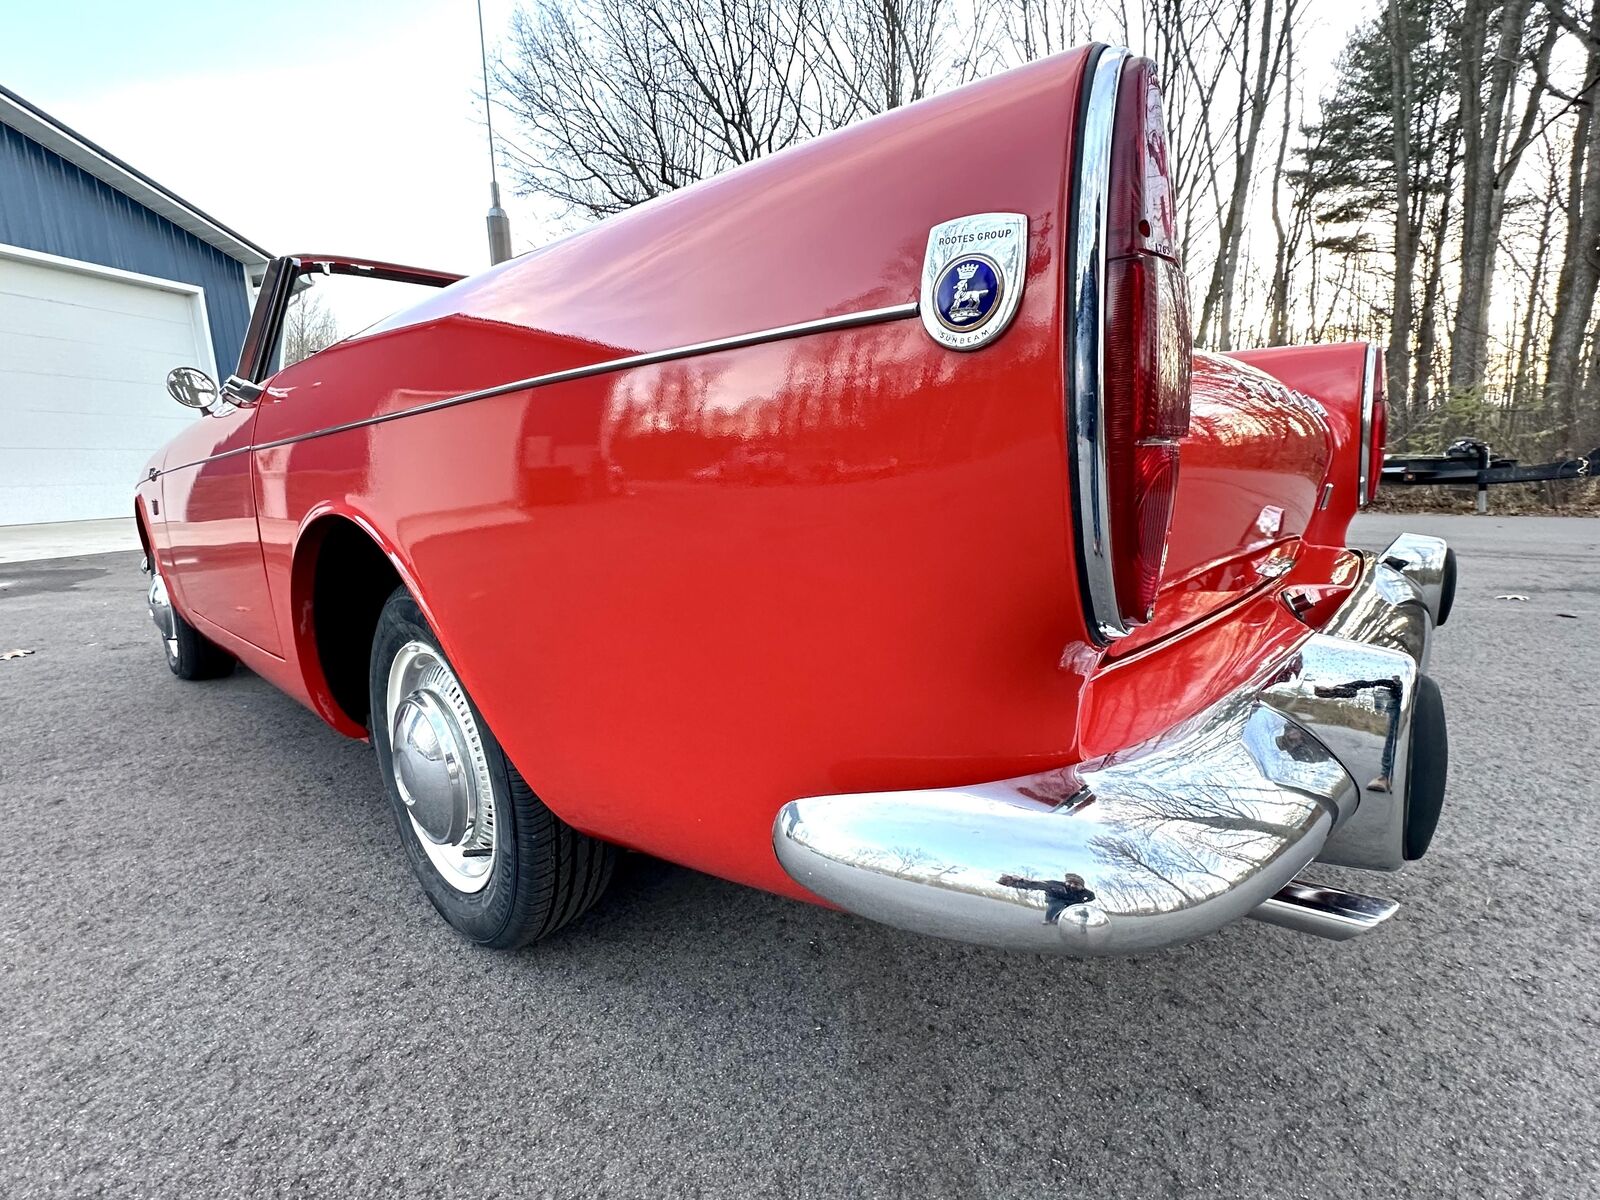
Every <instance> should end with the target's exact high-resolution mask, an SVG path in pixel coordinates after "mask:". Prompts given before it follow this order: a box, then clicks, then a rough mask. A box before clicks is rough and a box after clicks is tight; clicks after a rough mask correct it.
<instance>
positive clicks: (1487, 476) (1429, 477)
mask: <svg viewBox="0 0 1600 1200" xmlns="http://www.w3.org/2000/svg"><path fill="white" fill-rule="evenodd" d="M1596 478H1600V446H1596V447H1595V448H1594V449H1593V450H1591V451H1589V453H1588V454H1586V455H1583V456H1582V457H1580V458H1566V459H1561V460H1559V461H1557V462H1547V463H1535V464H1533V465H1530V466H1523V465H1522V464H1521V463H1519V462H1517V460H1516V459H1514V458H1495V457H1494V455H1493V453H1492V452H1491V450H1490V449H1489V443H1488V442H1484V441H1480V440H1479V439H1477V438H1457V439H1456V440H1455V441H1453V442H1451V443H1450V445H1449V446H1447V447H1446V448H1445V452H1444V453H1443V454H1390V455H1388V456H1387V457H1385V458H1384V460H1383V486H1384V487H1396V486H1400V487H1422V486H1429V485H1441V484H1443V485H1475V486H1476V487H1477V489H1478V511H1479V512H1480V513H1486V512H1488V511H1489V487H1490V485H1491V484H1497V483H1540V482H1542V481H1544V480H1547V479H1596Z"/></svg>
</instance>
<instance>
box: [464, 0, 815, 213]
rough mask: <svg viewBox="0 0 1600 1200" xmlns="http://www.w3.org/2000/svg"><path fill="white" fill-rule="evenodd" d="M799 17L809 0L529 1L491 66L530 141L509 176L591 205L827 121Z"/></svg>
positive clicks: (602, 207)
mask: <svg viewBox="0 0 1600 1200" xmlns="http://www.w3.org/2000/svg"><path fill="white" fill-rule="evenodd" d="M809 23H810V0H772V2H770V3H769V2H768V0H588V2H586V3H583V4H579V5H570V4H565V3H562V2H561V0H533V3H532V4H531V6H530V7H527V8H520V9H518V10H517V12H516V14H515V15H514V16H513V18H512V26H511V34H510V41H509V46H508V47H506V48H505V49H504V50H503V51H502V53H500V54H499V55H498V56H497V58H496V63H495V68H494V72H493V74H494V82H495V85H496V87H497V89H498V93H499V100H500V102H501V103H503V104H504V105H505V106H506V107H507V108H508V109H510V111H511V112H512V114H513V115H514V116H516V117H517V118H519V119H520V120H521V121H522V122H523V124H524V125H525V126H526V127H527V128H528V129H529V130H531V131H532V132H533V135H534V138H533V140H534V141H535V143H536V146H535V148H534V150H533V152H532V153H526V154H525V153H519V152H512V154H511V157H512V158H513V167H514V170H515V172H516V174H517V177H518V181H519V183H520V184H521V185H522V187H523V188H524V189H525V190H527V191H531V192H535V193H539V194H542V195H545V196H549V197H551V198H553V199H555V200H557V201H559V202H561V203H562V204H564V205H566V206H567V207H568V208H569V209H571V210H574V211H576V212H578V213H580V214H582V215H584V216H588V217H602V216H607V215H609V214H611V213H615V212H620V211H622V210H623V209H626V208H631V207H632V206H633V205H635V204H639V203H641V202H643V201H645V200H650V199H653V198H655V197H657V196H662V195H665V194H667V193H668V192H671V191H674V190H676V189H677V188H680V187H683V186H684V185H685V184H689V183H693V182H695V181H696V180H698V179H704V178H706V177H707V176H710V175H714V174H716V173H717V172H718V171H721V170H725V169H726V168H728V167H731V166H737V165H738V164H740V163H745V162H751V161H753V160H754V159H757V158H760V157H761V156H762V155H765V154H770V153H771V152H773V151H774V150H780V149H782V148H783V147H785V146H788V145H791V144H793V143H794V142H797V141H802V140H804V139H805V138H808V137H810V136H812V135H813V134H815V133H818V132H820V131H821V130H823V129H826V128H832V127H833V125H834V124H836V123H838V118H839V115H840V114H839V113H838V112H836V111H834V110H832V109H831V108H830V105H829V103H828V101H829V99H830V97H829V96H828V95H827V94H826V93H825V92H824V91H823V90H822V89H820V88H819V87H818V86H817V76H816V71H815V70H814V68H813V67H812V65H811V63H810V62H809V61H808V58H807V55H806V53H805V48H806V44H807V36H806V30H807V28H808V27H809Z"/></svg>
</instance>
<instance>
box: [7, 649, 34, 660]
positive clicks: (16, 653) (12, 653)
mask: <svg viewBox="0 0 1600 1200" xmlns="http://www.w3.org/2000/svg"><path fill="white" fill-rule="evenodd" d="M32 653H33V651H32V650H7V651H6V652H5V653H4V654H0V659H7V658H26V657H27V656H28V655H30V654H32Z"/></svg>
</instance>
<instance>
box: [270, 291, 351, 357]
mask: <svg viewBox="0 0 1600 1200" xmlns="http://www.w3.org/2000/svg"><path fill="white" fill-rule="evenodd" d="M340 336H341V334H340V333H339V322H338V321H337V320H336V319H335V318H334V315H333V313H332V312H331V311H330V310H329V309H328V307H327V305H325V304H324V303H323V298H322V297H321V296H319V295H318V294H317V289H316V287H315V286H312V287H309V288H306V289H305V290H304V291H302V292H300V293H299V294H298V295H296V296H295V298H294V299H293V300H291V301H290V302H289V310H288V312H286V313H285V314H284V317H283V365H284V366H286V367H287V366H288V365H290V364H291V363H297V362H299V361H300V360H301V359H303V358H310V357H311V356H312V355H313V354H315V353H316V352H317V351H318V350H325V349H327V348H328V347H329V346H331V345H333V344H334V343H335V342H337V341H338V340H339V338H340Z"/></svg>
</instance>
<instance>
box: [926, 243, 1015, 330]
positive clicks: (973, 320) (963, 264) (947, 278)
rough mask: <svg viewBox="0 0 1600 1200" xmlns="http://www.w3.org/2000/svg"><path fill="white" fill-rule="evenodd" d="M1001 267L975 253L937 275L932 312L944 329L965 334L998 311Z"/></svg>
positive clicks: (975, 328) (1001, 289)
mask: <svg viewBox="0 0 1600 1200" xmlns="http://www.w3.org/2000/svg"><path fill="white" fill-rule="evenodd" d="M1004 290H1005V288H1004V285H1003V284H1002V283H1001V282H1000V267H999V266H998V265H997V264H996V263H995V261H994V260H993V259H992V258H985V257H984V256H983V255H981V254H974V255H971V256H970V257H968V258H958V259H957V260H956V261H955V262H953V263H951V264H950V265H949V266H947V267H946V268H945V269H944V270H943V271H941V272H940V273H939V282H938V284H937V285H936V286H935V287H934V289H933V312H934V315H935V316H937V317H938V318H939V324H941V325H943V326H944V327H945V328H946V329H954V330H956V331H957V332H961V333H968V332H976V331H977V330H979V329H982V328H983V326H984V322H986V321H988V320H990V319H991V318H992V317H993V316H994V315H995V313H997V312H999V311H1000V293H1001V292H1003V291H1004Z"/></svg>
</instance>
